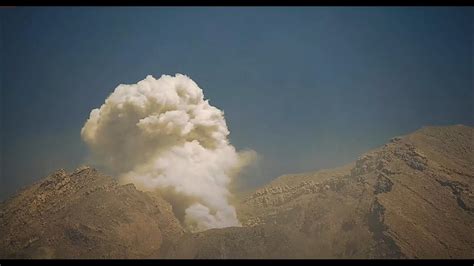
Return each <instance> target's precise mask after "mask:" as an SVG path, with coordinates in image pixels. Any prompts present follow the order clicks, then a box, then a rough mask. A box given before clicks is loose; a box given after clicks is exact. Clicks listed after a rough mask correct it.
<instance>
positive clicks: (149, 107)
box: [81, 74, 254, 231]
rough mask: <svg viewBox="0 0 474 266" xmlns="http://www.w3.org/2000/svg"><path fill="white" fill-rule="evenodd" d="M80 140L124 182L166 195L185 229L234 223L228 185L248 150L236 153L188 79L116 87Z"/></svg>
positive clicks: (217, 115)
mask: <svg viewBox="0 0 474 266" xmlns="http://www.w3.org/2000/svg"><path fill="white" fill-rule="evenodd" d="M81 135H82V138H83V140H84V141H85V142H86V143H87V144H88V146H89V148H90V150H91V152H92V156H93V158H94V160H95V162H96V163H98V164H101V165H102V166H104V167H106V168H108V169H109V170H110V171H112V172H113V173H115V174H118V175H119V176H120V180H121V181H122V182H124V183H134V184H135V185H136V186H137V187H138V188H140V189H143V190H156V189H159V190H161V191H163V192H164V193H165V194H166V195H168V196H169V195H172V199H171V202H172V203H173V204H174V205H176V206H174V207H176V208H178V207H179V206H181V208H182V209H183V217H182V219H183V222H184V223H185V225H186V226H187V227H188V229H189V230H191V231H202V230H206V229H209V228H221V227H228V226H239V225H240V223H239V221H238V219H237V216H236V212H235V209H234V207H233V206H231V204H230V203H229V197H230V196H231V195H230V192H229V189H228V187H229V184H230V181H231V177H233V176H235V175H236V174H237V173H238V172H239V170H240V169H241V168H242V167H243V166H244V165H245V164H246V163H248V162H249V160H250V159H251V158H252V157H253V155H254V152H253V151H247V152H243V153H238V152H237V151H236V150H235V148H234V147H233V146H232V145H231V144H230V143H229V141H228V139H227V136H228V135H229V130H228V129H227V125H226V122H225V119H224V114H223V112H222V111H221V110H219V109H217V108H216V107H214V106H211V105H210V104H209V102H208V100H204V95H203V92H202V90H201V89H200V88H199V87H198V86H197V84H196V83H195V82H194V81H193V80H191V79H190V78H189V77H187V76H184V75H181V74H176V76H175V77H173V76H167V75H163V76H162V77H161V78H159V79H155V78H153V77H152V76H147V77H146V79H144V80H142V81H140V82H138V83H137V84H132V85H123V84H122V85H119V86H118V87H117V88H116V89H115V91H114V92H113V93H112V94H111V95H110V96H109V97H108V98H107V99H106V100H105V103H104V104H103V105H102V106H101V107H100V108H99V109H94V110H92V112H91V113H90V117H89V119H88V120H87V122H86V123H85V125H84V127H83V128H82V131H81ZM178 205H179V206H178Z"/></svg>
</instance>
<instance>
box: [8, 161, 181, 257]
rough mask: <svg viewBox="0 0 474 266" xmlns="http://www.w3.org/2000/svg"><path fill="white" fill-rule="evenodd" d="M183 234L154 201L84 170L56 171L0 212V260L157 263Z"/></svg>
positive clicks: (150, 196)
mask: <svg viewBox="0 0 474 266" xmlns="http://www.w3.org/2000/svg"><path fill="white" fill-rule="evenodd" d="M182 233H183V229H182V228H181V225H180V224H179V222H178V220H177V219H176V218H175V217H174V215H173V213H172V209H171V205H169V203H167V202H166V201H164V200H163V199H162V198H160V197H159V196H158V195H154V194H151V193H144V192H141V191H138V190H136V189H135V187H134V186H133V185H132V184H129V185H125V186H121V185H119V184H117V182H116V181H115V180H114V179H113V178H111V177H108V176H104V175H102V174H100V173H99V172H98V171H96V170H95V169H92V168H88V167H83V168H80V169H77V170H76V171H74V172H73V173H66V172H65V171H64V170H58V171H57V172H55V173H54V174H52V175H50V176H48V177H47V178H45V179H42V180H40V181H39V182H38V183H36V184H34V185H32V186H30V187H29V188H27V189H25V190H23V191H21V192H20V193H19V194H17V195H16V196H14V197H13V198H11V199H9V200H7V201H6V202H4V203H3V204H2V205H1V206H0V236H1V237H0V257H1V258H5V257H7V258H156V257H159V256H160V255H161V254H162V252H163V251H164V250H165V249H166V248H167V247H168V246H170V245H172V244H174V242H175V241H176V240H177V238H178V237H180V235H181V234H182Z"/></svg>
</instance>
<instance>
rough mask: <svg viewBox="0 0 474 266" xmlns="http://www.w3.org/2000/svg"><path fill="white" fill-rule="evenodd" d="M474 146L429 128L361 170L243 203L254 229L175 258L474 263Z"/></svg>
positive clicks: (303, 177)
mask: <svg viewBox="0 0 474 266" xmlns="http://www.w3.org/2000/svg"><path fill="white" fill-rule="evenodd" d="M473 136H474V129H473V128H472V127H466V126H461V125H457V126H450V127H425V128H422V129H420V130H418V131H416V132H414V133H412V134H409V135H407V136H404V137H395V138H393V139H392V140H390V142H389V143H387V144H386V145H384V146H383V147H380V148H378V149H375V150H373V151H370V152H368V153H366V154H364V155H362V156H361V157H360V158H359V159H358V160H357V161H356V162H355V163H353V164H349V165H346V166H343V167H341V168H336V169H331V170H323V171H318V172H315V173H306V174H298V175H286V176H282V177H280V178H278V179H276V180H274V181H273V182H271V183H270V184H268V185H267V186H265V187H263V188H260V189H258V190H256V191H255V192H254V193H253V194H251V195H250V196H248V197H247V198H245V199H243V200H242V202H241V205H240V206H239V208H238V209H239V217H240V219H241V221H242V222H243V224H244V225H245V227H243V228H232V229H220V230H210V231H207V232H203V233H200V234H198V235H193V236H188V235H185V236H184V237H183V240H182V241H180V244H179V245H178V247H176V248H175V249H174V250H175V251H173V252H174V253H173V252H171V253H170V256H172V257H183V256H184V257H190V258H192V257H227V258H245V257H252V258H272V257H278V258H286V257H289V258H291V257H299V258H473V257H474V216H473V215H474V213H473V211H474V195H473V184H474V153H473V146H474V142H473ZM270 246H271V247H270Z"/></svg>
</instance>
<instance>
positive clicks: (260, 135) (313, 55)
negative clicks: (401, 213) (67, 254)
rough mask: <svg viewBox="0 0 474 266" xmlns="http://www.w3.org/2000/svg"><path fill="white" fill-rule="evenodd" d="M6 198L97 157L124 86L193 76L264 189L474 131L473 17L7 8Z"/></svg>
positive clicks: (428, 12)
mask: <svg viewBox="0 0 474 266" xmlns="http://www.w3.org/2000/svg"><path fill="white" fill-rule="evenodd" d="M0 19H1V20H0V26H1V29H0V30H1V33H0V34H1V38H0V45H1V50H0V51H1V54H0V58H1V64H0V67H1V80H0V81H1V116H2V119H1V123H2V124H1V126H2V128H1V145H2V146H1V151H2V154H1V191H0V193H1V194H0V198H2V199H3V198H5V197H6V196H8V195H10V194H11V193H13V191H15V190H16V189H18V188H19V187H21V186H24V185H28V184H30V183H31V182H32V181H34V180H37V179H39V178H40V177H42V176H44V175H47V174H48V173H50V172H51V171H54V170H55V169H58V168H66V169H74V168H75V167H77V166H78V165H80V164H81V163H82V162H83V160H84V158H85V156H86V155H87V148H86V147H85V145H84V144H83V142H82V141H81V138H80V129H81V127H82V125H83V124H84V122H85V120H86V119H87V117H88V115H89V112H90V111H91V110H92V109H93V108H96V107H98V106H100V104H102V103H103V101H104V99H105V98H106V97H107V96H108V95H109V94H110V93H111V92H112V91H113V89H114V88H115V87H116V86H117V85H118V84H121V83H136V82H137V81H139V80H142V79H143V78H145V77H146V75H148V74H151V75H153V76H155V77H156V78H158V77H159V76H161V75H162V74H175V73H182V74H186V75H188V76H190V77H191V78H192V79H193V80H194V81H196V83H197V84H198V85H199V86H200V87H201V88H202V89H203V91H204V94H205V97H206V98H208V99H210V102H211V104H212V105H215V106H217V107H218V108H220V109H222V110H224V112H225V116H226V120H227V124H228V126H229V128H230V131H231V135H230V139H231V141H232V143H233V144H234V145H235V146H236V147H237V148H238V149H244V148H251V149H254V150H256V151H257V152H258V153H259V154H260V155H261V156H262V160H261V161H260V163H259V164H258V165H257V166H256V167H254V168H253V169H251V170H250V171H248V173H246V174H244V175H243V176H242V177H241V180H242V181H243V183H245V184H246V185H247V186H256V185H261V184H263V183H265V182H268V181H269V180H271V179H273V178H275V177H277V176H279V175H282V174H286V173H295V172H304V171H311V170H316V169H320V168H330V167H335V166H338V165H342V164H344V163H347V162H350V161H353V160H354V159H356V158H357V156H358V155H359V154H361V153H363V152H365V151H367V150H369V149H371V148H374V147H377V146H379V145H381V144H383V143H384V142H386V141H387V140H388V139H390V138H391V137H393V136H396V135H400V134H406V133H409V132H411V131H414V130H416V129H418V128H420V127H422V126H426V125H450V124H467V125H473V124H474V123H473V122H474V121H473V118H474V115H473V104H472V103H473V102H474V95H473V80H472V76H473V68H472V60H473V49H474V48H473V47H474V46H473V43H472V37H473V21H472V19H473V9H472V8H448V7H430V8H428V7H426V8H422V7H410V8H408V7H405V8H394V7H384V8H380V7H306V8H296V7H293V8H291V7H273V8H272V7H239V8H236V7H227V8H223V7H219V8H218V7H214V8H212V7H194V8H191V7H189V8H184V7H180V8H171V7H162V8H159V7H148V8H145V7H141V8H138V7H135V8H134V7H127V8H125V7H115V8H112V7H102V8H101V7H90V8H86V7H82V8H79V7H68V8H58V7H56V8H54V7H50V8H4V9H1V10H0Z"/></svg>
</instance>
